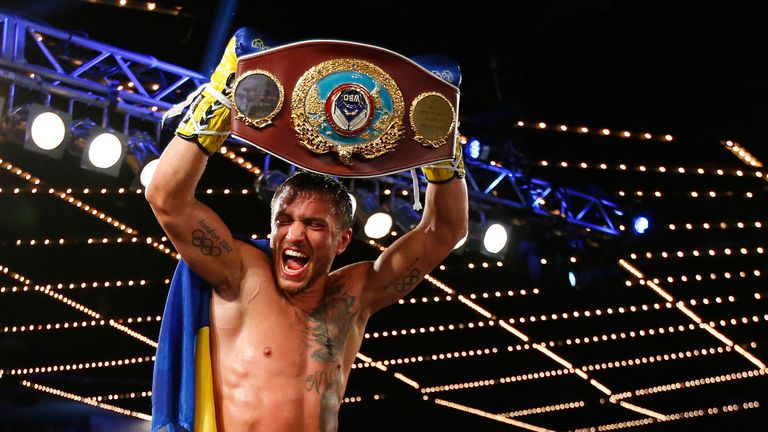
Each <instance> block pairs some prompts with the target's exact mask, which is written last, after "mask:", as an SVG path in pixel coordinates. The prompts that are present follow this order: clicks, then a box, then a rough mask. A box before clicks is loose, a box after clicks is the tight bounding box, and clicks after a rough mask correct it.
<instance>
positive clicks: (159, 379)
mask: <svg viewBox="0 0 768 432" xmlns="http://www.w3.org/2000/svg"><path fill="white" fill-rule="evenodd" d="M211 292H212V290H211V286H210V284H208V283H207V282H206V281H204V280H203V279H202V278H201V277H200V276H198V275H197V274H196V273H195V272H193V271H192V270H190V268H189V267H188V266H187V264H186V263H185V262H184V261H181V262H179V265H178V267H176V273H174V275H173V281H172V282H171V289H170V291H169V292H168V300H167V301H166V303H165V311H163V323H162V325H161V327H160V338H159V343H158V348H157V354H156V358H155V370H154V375H153V377H152V429H151V431H152V432H158V431H160V430H163V432H186V431H189V432H215V431H216V413H215V410H214V405H213V380H212V375H211V351H210V339H209V331H210V315H209V309H210V303H211ZM163 428H165V429H163Z"/></svg>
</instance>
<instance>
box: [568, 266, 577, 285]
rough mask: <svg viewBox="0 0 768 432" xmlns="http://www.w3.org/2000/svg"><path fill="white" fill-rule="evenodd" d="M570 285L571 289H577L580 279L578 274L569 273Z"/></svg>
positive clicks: (570, 271)
mask: <svg viewBox="0 0 768 432" xmlns="http://www.w3.org/2000/svg"><path fill="white" fill-rule="evenodd" d="M568 283H570V284H571V287H573V288H576V285H577V284H578V279H576V273H575V272H574V271H573V270H569V271H568Z"/></svg>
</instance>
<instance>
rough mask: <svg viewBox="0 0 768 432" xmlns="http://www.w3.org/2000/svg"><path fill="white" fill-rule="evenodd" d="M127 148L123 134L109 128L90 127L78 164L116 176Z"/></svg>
mask: <svg viewBox="0 0 768 432" xmlns="http://www.w3.org/2000/svg"><path fill="white" fill-rule="evenodd" d="M127 150H128V144H127V139H126V137H125V135H123V134H121V133H119V132H115V131H113V130H110V129H105V128H100V127H96V128H93V129H91V134H90V138H89V139H88V142H87V144H86V146H85V151H84V152H83V159H82V160H81V161H80V166H81V167H83V168H85V169H87V170H90V171H95V172H100V173H103V174H108V175H111V176H113V177H117V176H118V175H119V174H120V167H121V164H122V162H123V159H125V155H126V153H127Z"/></svg>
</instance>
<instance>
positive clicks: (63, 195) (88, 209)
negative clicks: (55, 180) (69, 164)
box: [0, 159, 179, 259]
mask: <svg viewBox="0 0 768 432" xmlns="http://www.w3.org/2000/svg"><path fill="white" fill-rule="evenodd" d="M0 167H2V168H5V169H6V170H7V171H9V172H11V173H13V174H15V175H16V176H18V177H19V178H22V179H24V180H26V181H27V182H29V183H32V184H33V185H35V186H40V187H42V181H41V180H40V179H39V178H38V177H34V176H33V175H32V174H30V173H29V172H27V171H24V170H22V169H21V168H19V167H18V166H15V165H13V164H11V163H10V162H8V161H3V159H0ZM47 193H48V194H50V195H51V196H54V197H56V198H59V199H61V200H62V201H64V202H66V203H67V204H70V205H72V206H73V207H75V208H77V209H80V210H81V211H83V212H85V213H88V214H90V215H91V216H93V217H95V218H98V219H99V220H101V221H103V222H104V223H107V224H109V225H111V226H112V227H114V228H117V229H119V230H120V231H123V232H124V233H125V234H128V235H129V236H137V235H138V234H139V232H138V231H137V230H136V229H134V228H132V227H130V226H128V225H126V224H124V223H122V222H120V221H119V220H117V219H115V218H113V217H112V216H109V215H108V214H106V213H104V212H103V211H101V210H98V209H96V208H94V207H93V206H91V205H89V204H87V203H85V202H84V201H81V200H80V199H78V198H75V197H74V196H72V195H70V194H69V193H68V192H62V191H58V190H56V189H54V188H49V189H48V190H47ZM152 246H153V247H154V248H155V249H157V250H159V251H160V252H163V253H165V254H167V255H170V256H172V257H173V258H175V259H179V255H178V254H177V253H176V252H173V251H172V250H171V249H170V248H168V247H167V246H165V245H161V244H159V243H156V244H152Z"/></svg>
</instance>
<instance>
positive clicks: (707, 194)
mask: <svg viewBox="0 0 768 432" xmlns="http://www.w3.org/2000/svg"><path fill="white" fill-rule="evenodd" d="M759 193H760V192H757V193H755V192H752V191H747V192H734V191H720V192H717V191H713V190H711V191H689V192H661V191H658V190H656V191H643V190H636V191H623V190H620V191H618V192H616V195H618V196H621V197H626V196H638V197H647V198H664V197H675V198H677V197H681V196H685V197H688V198H749V199H751V198H754V197H755V195H757V194H759Z"/></svg>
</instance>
